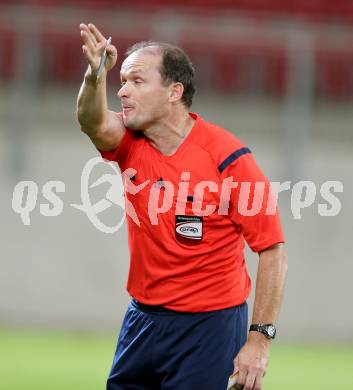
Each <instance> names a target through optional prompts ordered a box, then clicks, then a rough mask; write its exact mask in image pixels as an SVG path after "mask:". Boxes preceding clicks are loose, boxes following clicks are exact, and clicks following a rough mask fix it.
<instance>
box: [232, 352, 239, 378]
mask: <svg viewBox="0 0 353 390" xmlns="http://www.w3.org/2000/svg"><path fill="white" fill-rule="evenodd" d="M233 364H234V371H233V374H232V375H234V374H236V373H237V372H238V371H239V358H238V356H237V357H236V358H235V359H234V362H233Z"/></svg>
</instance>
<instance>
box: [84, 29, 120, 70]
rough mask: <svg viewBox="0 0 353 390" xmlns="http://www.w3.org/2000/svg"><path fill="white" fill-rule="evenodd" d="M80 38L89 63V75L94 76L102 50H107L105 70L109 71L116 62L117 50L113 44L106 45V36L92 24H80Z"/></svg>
mask: <svg viewBox="0 0 353 390" xmlns="http://www.w3.org/2000/svg"><path fill="white" fill-rule="evenodd" d="M80 30H81V38H82V41H83V43H84V44H83V45H82V51H83V55H84V57H85V59H86V61H87V63H88V65H89V72H90V76H93V77H96V75H97V72H98V68H99V64H100V60H101V57H102V54H103V52H104V50H105V49H106V51H107V60H106V63H105V71H106V72H107V71H109V70H110V69H112V68H113V67H114V65H115V64H116V60H117V58H118V52H117V49H116V47H115V46H114V45H112V44H110V45H108V46H107V47H106V45H107V40H106V38H105V37H104V36H103V35H102V33H101V32H100V31H99V30H98V29H97V27H96V26H95V25H93V24H88V25H86V24H84V23H81V24H80Z"/></svg>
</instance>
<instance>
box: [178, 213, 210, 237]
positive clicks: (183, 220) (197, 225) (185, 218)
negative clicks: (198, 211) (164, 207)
mask: <svg viewBox="0 0 353 390" xmlns="http://www.w3.org/2000/svg"><path fill="white" fill-rule="evenodd" d="M202 228H203V220H202V217H196V216H191V215H176V216H175V234H176V237H177V239H178V240H180V241H185V240H195V241H200V240H202Z"/></svg>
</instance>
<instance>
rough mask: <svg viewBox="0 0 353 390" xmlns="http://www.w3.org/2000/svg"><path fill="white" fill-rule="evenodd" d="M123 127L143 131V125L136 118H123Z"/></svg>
mask: <svg viewBox="0 0 353 390" xmlns="http://www.w3.org/2000/svg"><path fill="white" fill-rule="evenodd" d="M123 122H124V125H125V127H127V128H128V129H130V130H143V123H142V122H141V121H139V120H137V119H136V118H129V117H126V116H125V117H123Z"/></svg>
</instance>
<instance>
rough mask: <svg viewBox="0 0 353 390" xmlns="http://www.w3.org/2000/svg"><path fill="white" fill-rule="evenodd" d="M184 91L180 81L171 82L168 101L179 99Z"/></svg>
mask: <svg viewBox="0 0 353 390" xmlns="http://www.w3.org/2000/svg"><path fill="white" fill-rule="evenodd" d="M183 93H184V85H183V84H182V83H172V84H171V85H170V86H169V99H168V100H169V102H177V101H179V100H181V98H182V96H183Z"/></svg>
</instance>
